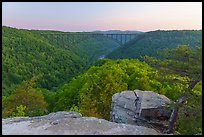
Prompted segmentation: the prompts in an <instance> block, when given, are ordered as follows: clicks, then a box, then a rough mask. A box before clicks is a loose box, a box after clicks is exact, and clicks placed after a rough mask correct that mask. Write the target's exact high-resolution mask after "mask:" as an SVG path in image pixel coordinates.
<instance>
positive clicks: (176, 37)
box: [107, 30, 202, 60]
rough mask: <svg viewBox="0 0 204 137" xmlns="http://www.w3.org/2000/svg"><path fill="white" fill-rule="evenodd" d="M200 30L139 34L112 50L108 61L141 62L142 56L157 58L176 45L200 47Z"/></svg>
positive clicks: (159, 31)
mask: <svg viewBox="0 0 204 137" xmlns="http://www.w3.org/2000/svg"><path fill="white" fill-rule="evenodd" d="M201 44H202V31H201V30H172V31H161V30H158V31H150V32H146V33H144V34H141V35H140V37H139V38H137V39H135V40H133V41H131V42H130V43H127V44H126V45H124V46H122V47H120V48H118V49H116V50H114V51H113V52H111V53H110V54H109V55H108V56H107V57H108V58H110V59H122V58H137V59H140V60H143V56H145V55H147V56H152V57H157V58H158V57H159V58H161V57H162V56H161V55H158V54H157V53H158V52H160V51H162V50H163V49H165V48H168V49H172V48H175V47H176V46H177V45H189V46H190V47H195V46H201Z"/></svg>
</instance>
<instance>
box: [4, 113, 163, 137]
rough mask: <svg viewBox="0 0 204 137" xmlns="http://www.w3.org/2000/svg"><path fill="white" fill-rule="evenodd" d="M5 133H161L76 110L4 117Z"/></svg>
mask: <svg viewBox="0 0 204 137" xmlns="http://www.w3.org/2000/svg"><path fill="white" fill-rule="evenodd" d="M2 134H3V135H11V134H15V135H159V134H161V133H159V132H157V131H156V130H154V129H151V128H147V127H142V126H134V125H129V124H119V123H114V122H110V121H107V120H104V119H98V118H95V117H82V116H81V114H79V113H76V112H56V113H51V114H49V115H46V116H39V117H15V118H7V119H2Z"/></svg>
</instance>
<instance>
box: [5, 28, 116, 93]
mask: <svg viewBox="0 0 204 137" xmlns="http://www.w3.org/2000/svg"><path fill="white" fill-rule="evenodd" d="M2 31H3V34H2V37H3V44H2V49H3V50H2V59H3V60H2V61H3V62H2V63H3V70H2V74H3V77H2V78H3V88H2V90H3V92H2V94H3V95H6V96H8V95H9V94H10V93H11V91H12V90H13V89H14V88H15V87H16V85H18V84H19V83H21V82H22V81H23V80H26V79H29V78H31V77H32V76H33V75H39V76H40V77H39V79H38V81H37V87H40V88H46V89H48V90H53V89H56V88H57V87H58V86H60V85H61V84H63V82H65V81H68V80H70V79H71V77H72V76H74V75H76V74H77V73H78V72H79V71H81V70H83V69H85V68H86V67H88V65H90V64H91V63H93V62H94V61H96V60H98V59H99V58H100V57H101V56H105V55H107V54H108V53H110V52H111V51H112V50H114V49H115V48H118V47H119V45H118V44H117V43H116V42H114V41H112V40H110V39H108V38H105V37H88V38H85V39H84V38H83V37H82V36H81V35H79V34H81V33H74V32H73V33H71V34H74V35H70V37H69V38H68V39H65V37H64V36H63V37H61V38H64V41H63V40H60V38H57V37H53V38H47V37H44V36H42V35H41V33H53V34H55V33H57V34H59V33H60V34H63V33H65V32H61V31H50V30H26V29H15V28H11V27H5V26H3V27H2ZM73 41H77V42H73Z"/></svg>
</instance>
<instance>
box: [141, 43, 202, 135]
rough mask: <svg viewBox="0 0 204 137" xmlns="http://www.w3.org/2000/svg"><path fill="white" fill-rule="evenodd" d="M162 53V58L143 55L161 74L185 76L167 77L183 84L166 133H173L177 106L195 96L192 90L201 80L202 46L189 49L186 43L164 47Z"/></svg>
mask: <svg viewBox="0 0 204 137" xmlns="http://www.w3.org/2000/svg"><path fill="white" fill-rule="evenodd" d="M162 55H163V57H164V59H156V58H154V57H149V56H145V57H144V60H145V61H146V62H147V63H148V64H149V65H150V66H152V67H155V68H157V69H158V70H160V72H161V73H162V74H163V75H167V74H178V75H180V76H182V77H184V78H185V80H184V79H178V78H176V77H170V78H169V80H172V81H179V82H180V83H182V84H184V85H185V86H184V87H185V88H184V89H183V92H182V94H181V96H180V98H178V99H177V101H176V104H175V107H174V109H173V111H172V114H171V117H170V120H169V129H168V133H174V132H175V126H176V120H177V117H178V111H179V107H181V106H183V104H184V103H185V102H187V100H188V99H190V97H191V96H197V95H196V94H194V92H192V90H193V88H194V87H195V86H196V84H197V83H198V82H200V81H201V80H202V47H201V46H197V47H196V48H194V49H190V47H189V46H187V45H180V46H177V47H176V48H174V49H171V50H170V49H165V50H164V51H163V52H162Z"/></svg>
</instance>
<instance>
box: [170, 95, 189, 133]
mask: <svg viewBox="0 0 204 137" xmlns="http://www.w3.org/2000/svg"><path fill="white" fill-rule="evenodd" d="M186 100H187V98H186V96H182V97H180V98H179V99H178V100H177V101H176V106H175V107H174V109H173V111H172V113H171V116H170V119H169V129H168V132H167V133H168V134H171V133H174V131H175V123H176V120H177V117H178V109H179V106H180V104H182V103H184V102H186Z"/></svg>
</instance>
